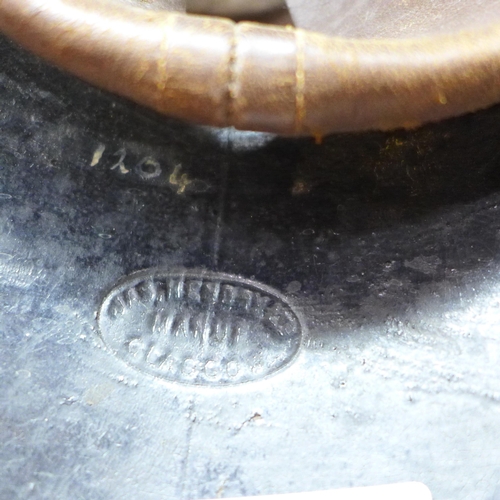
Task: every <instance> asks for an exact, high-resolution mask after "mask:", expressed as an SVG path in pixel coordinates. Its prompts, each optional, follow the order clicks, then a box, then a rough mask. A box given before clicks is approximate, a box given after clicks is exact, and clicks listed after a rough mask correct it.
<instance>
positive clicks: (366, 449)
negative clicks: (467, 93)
mask: <svg viewBox="0 0 500 500" xmlns="http://www.w3.org/2000/svg"><path fill="white" fill-rule="evenodd" d="M0 53H1V55H0V57H1V60H2V68H1V73H0V123H1V127H2V129H1V134H0V193H1V194H0V231H1V238H0V301H1V306H2V307H1V308H0V370H1V371H0V442H1V445H0V498H1V499H2V500H13V499H25V498H26V499H28V498H36V499H51V500H54V499H75V498H85V499H87V498H92V499H96V500H99V499H106V500H110V499H117V500H118V499H120V500H123V499H137V498H141V499H143V500H157V499H177V500H180V499H195V498H213V497H229V496H242V495H257V494H259V495H260V494H274V493H293V492H303V491H313V490H322V489H332V488H341V487H350V486H364V485H374V484H383V483H392V482H400V481H407V480H417V481H422V482H424V483H425V484H427V485H428V486H429V488H430V489H431V491H432V492H433V495H434V498H435V499H437V500H451V499H454V500H457V499H471V500H472V499H474V500H477V499H486V500H494V499H495V500H497V499H498V498H499V497H500V485H499V477H500V448H499V446H498V443H499V440H500V426H499V425H498V422H499V418H500V405H499V401H500V387H499V385H500V383H499V376H500V364H499V360H500V359H499V357H500V327H499V315H500V313H499V311H500V309H499V304H500V280H499V278H498V276H499V270H500V269H499V268H500V262H499V250H500V240H499V235H500V204H499V203H500V194H499V189H500V171H499V153H498V143H499V136H500V125H499V123H500V120H499V113H500V110H499V109H498V108H495V109H492V110H490V111H488V112H484V113H480V114H477V115H474V116H467V117H464V118H462V119H460V120H454V121H450V122H447V123H443V124H440V125H436V126H433V127H427V128H424V129H420V130H418V131H415V132H413V133H409V132H408V133H396V134H366V135H343V136H332V137H331V138H328V139H325V141H324V143H323V144H322V145H320V146H318V145H315V144H314V142H313V141H311V140H298V141H293V140H284V139H276V138H273V137H272V136H266V135H260V134H240V133H236V132H234V131H231V130H224V131H220V132H214V131H212V130H210V129H202V128H191V127H187V126H184V125H182V124H179V123H177V122H175V121H169V120H165V119H163V118H159V117H157V116H156V115H153V114H150V113H148V112H146V111H144V110H142V109H139V108H136V107H134V106H132V105H130V104H128V103H125V102H123V101H120V100H117V99H115V98H113V97H111V96H109V95H107V94H103V93H101V92H99V91H97V90H94V89H91V88H88V87H87V86H86V85H84V84H83V83H80V82H78V81H76V80H75V79H73V78H70V77H68V76H66V75H62V74H61V73H60V72H58V71H57V70H55V69H52V68H49V67H47V66H46V65H45V64H43V63H41V62H39V61H38V60H36V59H35V58H33V57H31V56H28V55H26V54H25V53H24V52H22V51H20V50H18V49H17V48H14V46H13V45H12V44H10V43H8V42H6V41H5V40H3V39H2V40H1V42H0ZM151 268H162V269H172V270H174V269H175V270H179V269H185V270H189V271H190V272H199V271H200V270H202V271H210V272H213V273H223V274H224V275H225V274H230V275H231V276H235V277H237V278H238V279H240V280H243V281H241V282H242V283H245V286H242V287H239V288H238V290H240V291H241V294H242V295H241V297H243V296H247V295H245V293H246V292H245V290H246V288H245V287H247V288H248V287H250V285H248V283H251V284H252V286H254V287H255V288H252V290H254V291H255V290H272V291H273V293H275V294H276V296H281V295H283V296H286V300H287V303H289V304H290V307H292V308H293V310H294V311H297V314H299V315H300V316H301V317H302V318H303V320H304V324H305V328H304V335H303V341H302V347H301V349H300V351H299V353H298V355H297V357H296V358H294V359H293V360H291V362H290V363H289V364H288V365H287V366H286V367H284V368H283V369H282V370H281V371H279V372H277V373H274V374H268V375H267V376H266V373H267V372H266V370H267V368H268V364H267V363H268V361H266V360H264V362H263V363H261V365H260V367H259V368H258V369H257V371H256V373H260V374H261V375H262V377H259V378H256V379H255V380H254V381H253V382H250V383H246V384H239V385H234V386H230V387H227V386H224V387H222V386H220V387H219V386H217V385H216V384H215V385H212V386H209V387H206V386H198V385H192V384H191V385H190V384H185V383H183V384H180V383H177V382H175V381H167V380H165V379H164V378H160V377H157V378H155V377H154V376H152V375H149V374H147V373H145V372H144V371H140V370H137V369H136V368H134V367H133V366H131V365H129V364H127V363H125V362H124V361H123V360H122V359H121V358H119V357H117V356H116V355H115V354H114V353H113V351H112V350H111V349H108V348H106V347H105V346H106V344H105V342H104V341H103V338H102V337H101V335H100V332H99V330H98V324H97V313H98V311H99V309H100V307H101V304H102V303H103V301H104V300H105V298H106V296H108V294H109V293H110V292H111V291H112V290H114V289H115V287H116V286H117V284H118V283H120V280H122V279H123V277H125V276H127V275H129V274H130V273H133V272H135V271H138V270H141V269H151ZM200 279H202V278H200ZM226 285H227V283H226ZM247 285H248V286H247ZM250 288H251V287H250ZM240 291H238V294H239V293H240ZM269 294H270V295H272V294H271V292H269ZM214 296H215V295H214ZM254 296H255V295H254ZM262 296H263V295H261V297H262ZM185 297H187V295H186V296H185ZM238 297H240V295H238ZM186 300H187V299H186ZM207 300H208V299H207ZM217 300H218V299H217ZM215 303H218V302H216V301H215V302H214V304H215ZM148 307H150V306H145V309H144V310H145V315H147V314H148V312H149V311H150V309H148ZM207 307H208V309H207V310H208V311H211V310H215V309H213V308H212V309H210V307H212V306H207ZM242 307H244V306H242ZM252 307H253V306H252ZM252 311H253V312H255V309H252ZM283 311H284V312H283ZM286 311H287V310H286V309H283V310H282V312H283V314H285V315H286ZM241 314H243V313H241ZM280 314H281V313H280ZM275 317H276V318H277V320H276V324H278V325H282V324H283V323H281V322H280V319H279V318H280V317H281V316H279V314H278V315H277V316H275ZM270 318H271V316H269V317H268V319H269V320H270ZM264 319H265V318H264ZM263 321H264V320H263ZM207 324H208V330H207V332H208V333H209V334H214V335H215V334H217V326H216V325H215V323H213V322H208V323H207ZM268 324H270V323H268ZM190 328H194V327H191V326H188V327H187V330H188V331H187V333H186V337H185V338H186V339H187V338H188V337H187V334H189V333H193V332H194V330H190ZM275 328H276V330H275V331H276V332H277V331H279V328H278V327H276V326H275ZM164 331H166V330H164ZM214 332H215V333H214ZM271 334H272V333H270V335H271ZM183 335H184V334H183ZM210 338H211V337H210ZM193 349H195V347H193ZM263 349H266V347H265V346H264V347H263ZM263 352H268V351H263ZM266 359H267V358H266ZM146 361H147V362H149V361H148V360H146ZM181 361H182V360H181ZM202 368H203V367H202ZM205 368H206V367H205ZM258 370H260V372H259V371H258ZM179 373H180V372H179Z"/></svg>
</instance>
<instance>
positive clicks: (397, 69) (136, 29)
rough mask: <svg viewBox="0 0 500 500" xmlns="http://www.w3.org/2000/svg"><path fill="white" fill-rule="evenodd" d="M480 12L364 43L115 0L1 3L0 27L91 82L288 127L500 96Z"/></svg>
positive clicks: (418, 113) (460, 109)
mask: <svg viewBox="0 0 500 500" xmlns="http://www.w3.org/2000/svg"><path fill="white" fill-rule="evenodd" d="M381 1H382V0H381ZM409 1H410V0H408V2H409ZM446 1H447V2H448V0H446ZM477 1H479V0H477ZM485 2H486V0H483V4H484V3H485ZM455 3H456V4H457V6H460V4H461V3H463V4H464V5H463V10H462V11H461V12H469V11H470V9H469V7H468V6H466V5H465V4H466V3H467V2H466V1H464V2H458V1H455ZM491 3H492V5H493V7H496V6H497V2H496V1H492V2H491ZM459 11H460V9H459ZM481 15H482V14H481ZM430 19H431V25H432V24H433V23H434V24H435V20H434V21H432V19H434V18H433V17H432V16H431V18H430ZM474 19H475V20H474ZM474 19H472V21H471V23H472V27H471V28H470V29H467V30H463V31H457V32H455V31H453V32H452V33H451V34H437V35H432V36H431V35H430V34H428V35H427V36H425V37H416V38H411V37H410V38H404V39H397V38H396V39H376V38H375V39H368V40H359V39H355V38H352V39H350V38H339V37H330V36H326V35H322V34H317V33H312V32H308V31H303V30H300V29H299V30H297V29H293V28H291V27H270V26H267V27H266V26H264V25H261V24H257V23H234V22H233V21H230V20H228V19H220V18H212V17H198V16H190V15H185V14H178V13H172V12H166V11H159V12H153V11H151V10H147V9H143V8H134V7H130V6H128V5H125V4H123V3H120V2H118V1H117V0H100V2H99V3H98V6H97V4H96V2H95V0H0V30H2V31H3V32H4V33H6V34H7V35H9V36H11V37H12V38H13V39H15V40H17V41H18V42H19V43H21V44H22V45H23V46H24V47H26V48H27V49H29V50H32V51H33V52H35V53H37V54H39V55H40V56H42V57H45V58H46V59H48V60H49V61H51V62H53V63H54V64H57V65H58V66H60V67H61V68H64V69H66V70H68V71H70V72H72V73H74V74H75V75H77V76H79V77H80V78H83V79H85V80H86V81H88V82H90V83H92V84H94V85H97V86H100V87H102V88H104V89H106V90H109V91H111V92H116V93H117V94H120V95H123V96H125V97H128V98H130V99H133V100H135V101H136V102H138V103H140V104H143V105H146V106H149V107H151V108H153V109H155V110H157V111H159V112H161V113H165V114H167V115H170V116H174V117H178V118H182V119H185V120H190V121H193V122H195V123H203V124H210V125H216V126H228V125H233V126H236V127H237V128H241V129H247V130H263V131H270V132H275V133H280V134H285V135H316V136H321V135H325V134H328V133H331V132H338V131H353V130H373V129H377V130H386V129H391V128H397V127H406V128H410V127H416V126H418V125H420V124H422V123H425V122H428V121H436V120H441V119H443V118H447V117H450V116H456V115H459V114H462V113H465V112H468V111H474V110H477V109H480V108H484V107H487V106H489V105H492V104H494V103H497V102H500V22H499V23H495V22H493V23H492V22H489V20H488V22H480V19H479V17H477V18H474ZM481 19H483V18H481ZM463 23H464V25H465V24H467V23H468V20H465V19H464V20H463ZM437 31H439V30H437ZM445 31H448V30H445Z"/></svg>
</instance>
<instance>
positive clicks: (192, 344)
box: [98, 269, 303, 386]
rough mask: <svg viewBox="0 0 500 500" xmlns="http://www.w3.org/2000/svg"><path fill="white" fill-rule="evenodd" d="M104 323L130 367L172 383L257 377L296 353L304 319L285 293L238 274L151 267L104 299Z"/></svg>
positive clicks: (104, 329) (104, 334) (220, 382)
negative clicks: (301, 318) (170, 270)
mask: <svg viewBox="0 0 500 500" xmlns="http://www.w3.org/2000/svg"><path fill="white" fill-rule="evenodd" d="M98 323H99V329H100V332H101V335H102V338H103V340H104V342H105V343H106V345H107V346H108V348H109V349H110V350H111V351H112V352H113V353H114V354H115V355H116V356H118V357H119V358H121V359H123V360H124V361H125V362H126V363H128V364H129V365H131V366H133V367H135V368H137V369H139V370H141V371H144V372H147V373H150V374H152V375H155V376H157V377H160V378H163V379H165V380H169V381H172V382H181V383H184V384H198V385H207V386H221V385H232V384H239V383H243V382H250V381H253V380H257V379H260V378H262V377H265V376H267V375H270V374H272V373H274V372H276V371H278V370H280V369H281V368H283V367H284V366H286V365H287V364H288V363H290V361H291V360H292V359H293V357H294V356H295V354H296V353H297V352H298V350H299V348H300V345H301V339H302V334H303V326H302V322H301V320H300V318H299V316H298V315H297V313H296V312H295V311H294V310H293V307H292V306H291V305H290V304H289V303H288V301H287V299H286V297H285V296H283V295H282V294H280V293H279V292H277V291H276V290H273V289H272V288H270V287H267V286H265V285H261V284H259V283H256V282H253V281H251V280H246V279H243V278H239V277H237V276H233V275H229V274H222V273H211V272H204V271H200V272H195V271H179V272H169V271H166V270H158V269H149V270H145V271H140V272H137V273H134V274H132V275H130V276H128V277H126V278H124V279H123V280H121V281H120V282H119V283H118V284H117V285H116V286H115V287H114V288H113V289H112V290H111V292H110V293H109V294H108V295H107V296H106V298H105V299H104V301H103V303H102V305H101V308H100V311H99V315H98Z"/></svg>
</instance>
